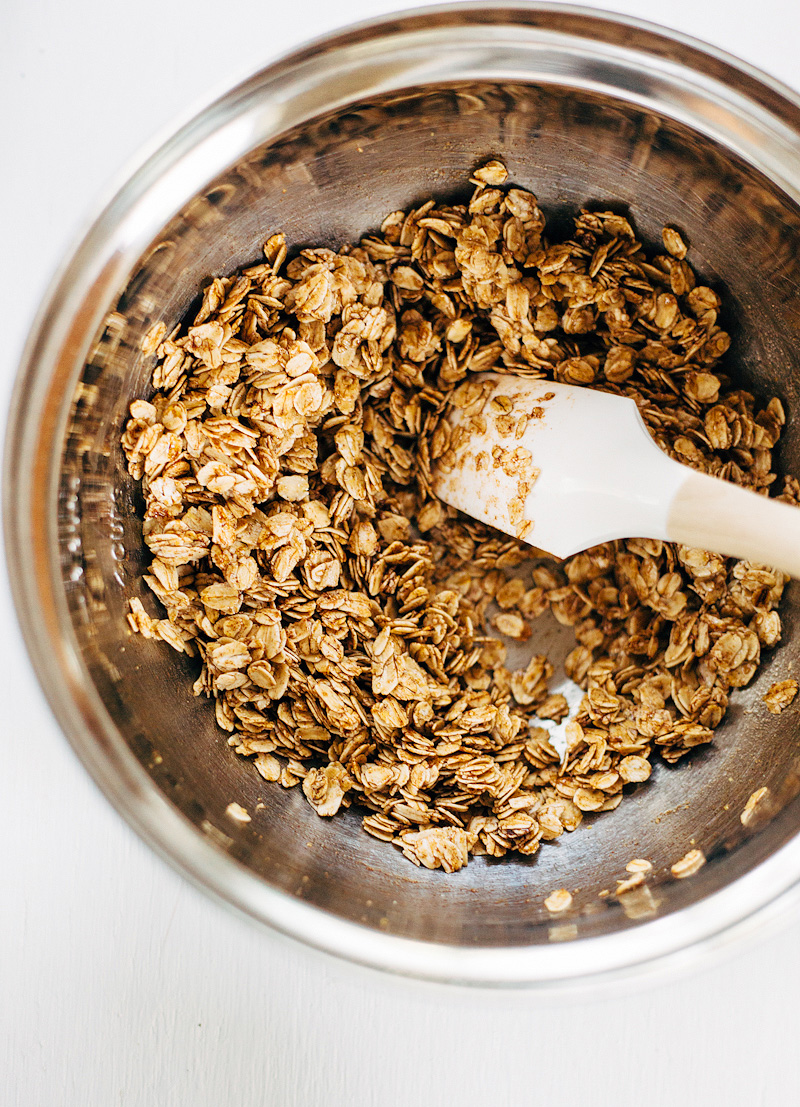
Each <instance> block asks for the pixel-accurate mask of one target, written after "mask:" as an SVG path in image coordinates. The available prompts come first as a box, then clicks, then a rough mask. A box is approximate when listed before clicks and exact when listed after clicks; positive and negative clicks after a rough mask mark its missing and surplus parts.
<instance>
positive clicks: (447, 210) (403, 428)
mask: <svg viewBox="0 0 800 1107" xmlns="http://www.w3.org/2000/svg"><path fill="white" fill-rule="evenodd" d="M506 178H507V173H506V170H505V167H503V166H502V165H500V164H499V163H490V164H489V165H486V166H483V167H481V168H479V169H478V170H477V171H476V173H475V175H474V178H473V181H474V183H475V185H476V188H475V192H474V194H473V196H472V199H471V201H470V202H469V204H466V205H437V204H436V203H435V202H434V201H433V200H431V201H429V202H428V203H426V204H423V205H422V206H421V207H419V208H417V209H415V210H413V211H408V212H403V211H398V212H393V213H391V214H390V215H388V216H387V218H386V219H385V220H384V222H383V224H382V226H381V229H380V232H379V233H377V234H375V235H372V236H368V237H367V238H365V239H364V240H363V241H362V242H361V243H360V244H359V245H357V246H348V247H345V248H343V249H342V250H340V251H339V252H334V251H331V250H328V249H306V250H303V251H301V252H300V254H299V255H298V256H297V257H295V258H293V259H291V260H290V259H289V257H288V254H287V247H286V243H285V241H284V239H283V237H282V236H281V235H274V236H273V237H272V238H270V239H269V241H268V242H267V243H266V245H265V248H264V258H263V260H262V261H260V262H258V263H255V264H253V265H252V266H249V267H247V268H245V269H243V270H241V271H240V272H238V273H236V274H234V275H232V276H230V277H217V278H215V279H214V280H212V281H211V282H210V283H209V285H208V287H207V288H206V289H205V291H204V293H203V298H202V305H201V307H200V310H199V312H198V313H197V315H196V316H195V318H194V319H191V320H187V321H185V322H184V323H183V324H181V325H180V326H178V327H175V328H173V329H172V330H171V331H170V332H169V333H168V332H167V329H166V327H165V326H164V324H163V323H158V324H156V326H155V327H154V328H153V329H152V330H151V331H150V332H149V334H148V336H147V338H146V340H145V343H144V347H143V353H144V354H146V355H148V356H149V355H154V356H155V367H154V370H153V389H154V392H153V395H152V396H151V397H150V399H149V400H135V401H134V403H133V404H132V405H131V409H130V415H131V417H130V419H129V421H128V423H127V425H126V427H125V430H124V435H123V439H122V444H123V447H124V450H125V454H126V456H127V459H128V466H129V471H130V473H131V475H132V477H133V478H134V479H135V480H137V481H141V484H142V491H143V494H144V498H145V503H146V511H145V516H144V523H143V537H144V541H145V543H146V544H147V546H148V548H149V550H150V553H151V555H152V562H151V565H150V568H149V572H148V574H147V576H146V577H145V582H146V584H147V585H148V587H149V588H150V590H151V591H152V593H153V595H154V596H155V598H156V600H157V601H158V603H159V605H160V612H159V614H150V613H149V612H148V610H147V609H146V608H145V606H144V604H143V603H142V602H141V599H140V598H134V599H133V600H132V601H131V604H130V612H129V622H130V624H131V627H132V629H133V630H134V631H136V632H138V633H140V634H142V635H144V636H146V637H149V638H153V639H160V640H161V641H163V642H166V643H167V644H168V645H170V646H171V647H172V648H173V649H176V650H179V651H182V652H185V653H187V654H191V655H195V656H199V659H200V662H201V664H202V671H201V674H200V676H199V678H198V680H197V682H196V683H195V686H194V691H195V694H196V695H203V696H208V697H210V698H211V699H213V701H214V708H215V712H216V719H217V722H218V723H219V726H220V727H221V728H222V729H223V730H224V731H225V732H226V733H227V734H228V735H229V736H230V737H229V743H230V745H231V746H232V747H233V749H234V750H235V751H236V752H237V753H238V754H241V755H242V756H244V757H247V758H251V759H252V760H253V761H254V766H255V769H256V770H257V771H258V772H259V773H260V774H261V776H262V777H263V778H264V779H265V780H266V781H270V782H277V783H280V784H281V785H282V786H283V787H285V788H291V787H294V786H296V785H298V784H299V785H301V786H302V791H303V794H304V795H305V797H306V799H307V800H308V802H309V803H310V804H311V805H312V806H313V807H314V809H315V810H316V811H317V812H318V813H319V814H320V815H321V816H323V817H330V816H332V815H334V814H335V813H336V812H337V811H339V810H341V809H342V808H344V807H347V806H349V805H351V804H352V805H355V806H356V807H357V808H358V809H359V810H360V811H361V812H363V813H364V819H363V824H364V828H365V829H366V830H367V831H368V832H369V833H370V834H372V835H374V836H375V837H377V838H379V839H381V840H383V841H386V842H393V843H395V844H396V845H397V846H399V848H400V849H401V850H402V851H403V853H404V854H405V855H406V856H407V857H408V858H409V859H410V860H411V861H413V862H415V863H416V864H419V865H423V866H427V867H431V868H434V867H440V868H443V869H444V870H445V871H455V870H456V869H458V868H460V867H461V866H463V865H464V864H465V863H466V861H467V859H468V857H469V856H470V855H471V854H477V853H488V854H491V855H492V856H495V857H502V856H503V855H505V854H507V853H515V852H516V853H521V854H525V855H530V854H533V853H535V852H536V850H537V849H538V848H539V844H540V842H541V841H551V840H553V839H556V838H558V837H559V836H560V835H561V834H562V833H563V832H564V831H565V830H566V831H571V830H574V829H575V827H577V826H578V824H579V823H580V821H581V818H582V817H583V812H605V811H610V810H613V809H614V808H615V807H616V806H617V805H618V804H619V803H620V802H621V800H622V797H623V788H624V786H625V784H626V783H630V784H634V783H636V782H640V781H644V780H646V779H647V777H648V776H649V774H650V770H651V766H652V763H653V760H654V759H655V758H656V757H657V756H660V757H662V758H664V759H666V760H667V761H670V762H674V761H677V760H678V759H679V758H681V757H682V756H683V755H684V754H685V753H686V752H687V751H688V750H690V749H692V748H693V747H694V746H696V745H698V744H701V743H705V742H709V741H711V739H712V737H713V731H714V728H715V727H717V726H718V725H719V723H720V722H721V721H722V718H723V716H724V714H725V710H726V707H727V704H728V697H729V695H730V692H731V690H732V689H735V688H738V687H741V686H743V685H746V684H747V683H748V682H749V681H751V680H752V678H753V676H754V674H755V672H756V670H757V667H758V664H759V660H760V657H761V651H762V649H763V648H768V647H772V646H774V645H775V644H776V643H777V642H778V640H779V638H780V633H781V623H780V617H779V615H778V614H777V611H776V608H777V605H778V603H779V601H780V598H781V593H782V591H783V587H784V583H785V578H784V577H783V575H782V574H781V573H779V572H777V571H775V570H773V569H770V568H768V567H765V566H759V565H753V564H750V563H748V562H744V561H735V560H732V559H725V558H722V557H718V556H716V555H714V554H709V553H707V552H705V551H702V550H696V549H690V548H687V547H680V546H673V545H669V544H667V543H664V542H658V541H653V540H644V539H630V540H628V541H624V542H622V541H620V542H611V543H606V544H604V545H601V546H598V547H596V548H594V549H592V550H588V551H586V552H584V553H580V554H578V555H576V556H575V557H571V558H569V559H567V560H566V561H564V562H563V563H556V562H553V561H547V560H543V559H536V560H535V561H534V563H533V565H532V568H530V569H529V571H528V573H527V575H526V576H524V577H520V580H519V581H515V582H514V583H513V584H512V583H511V581H512V579H513V578H514V577H516V576H520V573H519V567H520V566H521V563H522V562H523V561H524V560H525V559H526V558H529V557H530V553H531V550H530V547H526V546H524V545H523V544H522V543H521V542H519V541H516V540H514V539H510V538H508V537H507V536H506V535H503V534H499V533H497V532H495V531H493V530H491V529H490V528H488V527H486V526H484V525H482V524H481V523H478V522H475V521H473V520H470V519H467V518H464V517H461V516H458V515H457V514H456V513H455V512H454V511H453V509H451V508H448V507H446V506H445V505H443V504H442V503H440V502H439V501H438V500H437V499H436V498H435V497H434V496H433V495H432V494H431V491H430V489H431V469H432V466H433V465H434V463H435V464H438V465H440V466H444V467H447V466H448V465H449V466H455V464H456V462H457V458H458V450H459V448H461V447H462V446H463V443H460V442H459V441H458V440H457V438H456V436H455V434H454V432H453V431H451V428H450V426H449V423H448V421H447V419H446V415H447V412H448V410H449V409H450V407H451V406H452V405H456V406H458V407H461V408H467V409H469V411H470V412H471V414H472V417H474V418H477V419H480V418H484V417H488V416H485V415H484V414H482V411H481V407H482V400H481V396H480V391H481V389H480V385H479V384H478V382H476V380H475V376H476V374H479V373H481V372H485V371H486V370H493V371H495V372H503V373H513V374H518V375H521V376H525V377H528V378H541V379H542V380H543V381H547V380H558V381H562V382H568V383H572V384H580V385H586V386H594V387H600V388H603V389H606V390H608V391H612V392H616V393H619V394H623V395H627V396H630V397H633V398H634V399H635V400H636V402H637V404H638V406H639V410H640V411H641V413H642V416H643V418H644V419H645V421H646V423H647V425H648V427H649V429H650V432H651V433H652V435H653V437H654V438H655V440H656V442H657V443H658V444H659V446H660V447H661V448H662V449H663V450H665V452H667V453H668V454H670V455H671V456H672V457H676V458H678V459H680V460H681V461H684V462H686V463H687V464H689V465H691V466H694V467H695V468H698V469H701V470H703V471H705V472H708V473H712V474H714V475H716V476H719V477H722V478H724V479H728V480H731V481H734V482H735V483H737V484H740V485H743V486H745V487H748V488H752V489H755V490H756V491H761V492H766V491H767V490H768V489H769V487H770V486H771V484H772V482H773V481H774V479H775V474H774V472H773V469H772V453H771V451H772V449H773V447H774V446H775V444H776V443H777V441H778V438H779V435H780V433H781V428H782V426H783V423H784V413H783V409H782V407H781V404H780V402H779V401H778V400H771V401H769V403H767V404H766V405H765V406H760V405H759V404H757V402H756V400H755V399H754V397H753V396H752V395H750V394H749V393H747V392H745V391H743V390H741V389H737V388H734V387H733V385H732V384H731V383H730V381H729V379H728V377H727V375H726V374H725V373H724V372H722V371H720V372H719V373H718V372H717V369H718V367H719V366H720V360H721V359H722V358H723V357H724V355H725V352H726V350H727V349H728V345H729V338H728V335H727V334H726V333H725V332H724V331H723V330H721V329H720V327H719V325H718V313H719V310H720V299H719V297H718V296H717V294H716V293H715V292H714V291H713V290H712V289H710V288H708V287H706V286H704V285H702V284H698V282H697V279H696V277H695V274H694V273H693V271H692V269H691V268H690V266H689V264H688V263H687V261H686V260H685V253H686V248H685V244H684V243H683V242H682V240H681V239H680V236H679V235H678V234H677V232H675V231H674V230H672V229H668V231H667V232H665V237H664V242H665V248H666V253H663V254H662V253H657V252H655V253H654V252H652V251H646V250H645V249H644V248H643V246H642V245H641V243H640V242H639V241H638V240H637V238H636V236H635V233H634V231H633V228H632V226H631V224H630V223H629V222H628V220H626V219H625V218H623V217H622V216H620V215H616V214H614V213H611V212H588V211H582V212H580V213H579V214H578V216H577V217H576V219H575V226H574V231H573V234H572V236H571V237H570V238H569V239H568V240H566V241H563V242H550V241H548V240H547V239H546V238H545V237H544V232H545V223H544V217H543V215H542V212H541V210H540V209H539V207H538V204H537V202H536V197H535V196H534V195H533V194H532V193H530V192H528V191H526V190H524V189H521V188H515V187H509V188H501V187H499V186H501V185H504V184H505V182H506ZM547 398H548V395H547V394H544V395H543V396H542V397H541V398H540V399H539V401H538V402H540V403H542V402H546V400H547ZM513 414H514V413H513V412H511V411H506V410H500V409H498V411H497V412H496V413H495V414H494V415H493V416H492V417H503V416H509V415H513ZM531 414H533V413H531ZM518 426H519V423H518V422H517V423H514V422H509V423H508V431H509V433H508V436H507V437H506V438H505V439H504V442H505V443H506V444H507V445H506V446H504V450H505V451H506V453H505V454H504V456H503V459H502V460H503V463H504V464H506V465H507V466H510V467H511V468H513V469H514V471H515V472H517V471H519V470H520V469H525V468H526V465H528V464H529V461H530V459H529V458H527V459H526V457H525V456H524V455H521V454H519V453H518V452H515V451H518V447H517V446H516V440H517V439H516V435H517V429H518ZM488 460H489V459H487V461H488ZM531 477H532V479H535V474H531ZM784 498H786V499H788V500H789V501H790V502H794V503H796V502H798V500H799V499H800V485H798V483H797V482H796V481H793V480H789V481H787V484H786V488H785V491H784ZM494 597H496V598H497V599H498V610H499V611H500V614H499V615H497V616H495V617H494V619H493V623H494V626H495V628H496V629H497V630H498V632H499V633H500V634H502V635H504V636H506V637H508V638H510V639H513V640H516V641H524V640H525V639H526V638H527V637H528V636H529V635H530V624H531V621H532V620H534V619H536V618H537V617H538V616H539V615H541V614H542V613H543V612H544V611H545V610H547V609H549V610H550V611H552V613H553V615H554V616H555V618H556V619H557V620H558V621H559V622H561V623H563V624H565V625H568V626H571V627H573V629H574V633H575V641H576V644H575V648H574V649H573V651H572V652H571V653H570V655H569V657H568V658H567V662H566V671H567V674H568V676H569V677H570V678H571V679H572V680H574V681H575V682H576V683H577V684H578V685H580V686H581V688H582V689H583V691H584V695H583V699H582V700H581V702H580V705H579V707H578V709H577V711H576V712H575V714H574V717H573V718H572V719H570V720H569V721H568V722H567V723H566V725H565V731H566V735H567V742H568V745H567V749H566V750H565V751H564V754H563V756H562V755H561V754H560V753H559V752H558V751H557V750H555V749H554V748H553V746H552V745H551V743H550V735H549V733H548V731H547V730H546V729H545V728H544V727H542V726H539V725H538V721H539V719H540V718H551V719H555V718H563V717H564V712H565V705H564V703H562V701H561V699H559V697H558V695H557V694H553V693H551V692H550V691H549V689H548V681H549V680H550V678H551V677H552V675H553V667H552V665H551V664H550V662H549V661H548V660H547V658H545V657H543V656H540V655H534V656H533V657H531V659H530V660H529V662H528V663H527V665H526V666H525V667H524V668H521V669H516V670H513V671H512V670H510V669H509V668H507V667H506V665H505V660H506V648H505V645H504V644H503V642H502V641H500V640H499V639H497V638H496V637H494V636H493V635H492V634H491V633H490V631H489V628H488V626H487V616H488V615H489V612H488V611H487V608H488V606H489V604H490V603H491V602H492V600H493V598H494ZM540 710H541V713H542V714H541V716H540V715H538V714H537V713H538V712H539V711H540ZM210 832H211V831H209V833H210ZM638 892H639V889H634V890H631V891H629V892H628V893H627V896H625V897H623V899H625V900H627V899H630V898H631V897H632V896H634V895H637V894H638Z"/></svg>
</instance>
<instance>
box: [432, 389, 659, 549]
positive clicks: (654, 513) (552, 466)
mask: <svg viewBox="0 0 800 1107" xmlns="http://www.w3.org/2000/svg"><path fill="white" fill-rule="evenodd" d="M445 418H446V420H447V423H448V425H449V428H450V439H449V446H448V449H447V450H446V451H445V453H444V454H443V456H442V457H441V458H439V459H438V461H437V464H436V466H435V469H434V473H433V489H434V491H435V493H436V495H437V496H439V498H440V499H442V500H444V502H445V503H448V504H450V505H451V506H452V507H455V508H458V510H459V511H463V512H464V513H465V514H467V515H471V516H472V517H473V518H475V519H481V520H483V522H485V523H489V524H491V526H493V527H496V528H497V529H498V530H501V531H504V532H505V533H506V534H511V535H513V536H514V537H516V538H520V539H522V540H523V541H525V542H529V543H530V544H531V545H533V546H536V547H538V548H539V549H541V550H547V551H548V552H549V553H552V554H555V555H556V556H558V557H567V556H569V555H570V554H573V553H577V552H578V551H579V550H584V549H587V548H589V547H590V546H595V545H598V544H599V543H600V542H607V541H610V540H611V539H613V538H626V537H632V536H638V537H648V538H664V537H666V530H665V527H666V517H667V509H668V506H669V502H670V500H671V498H672V496H673V495H674V492H675V489H676V487H677V485H678V483H679V482H680V480H681V472H680V470H681V467H680V466H679V465H677V464H676V463H675V462H673V461H671V460H670V459H669V458H668V457H667V456H666V455H665V454H663V453H662V452H661V451H660V450H659V449H658V447H657V446H656V445H655V443H654V442H653V440H652V438H651V437H650V435H649V433H648V431H647V428H646V427H645V425H644V423H643V421H642V419H641V416H640V415H639V412H638V409H637V407H636V404H635V402H634V401H633V400H631V399H628V398H627V397H624V396H617V395H615V394H613V393H609V392H601V391H598V390H597V389H589V388H581V387H578V386H576V385H567V384H557V383H554V382H552V381H546V380H541V379H536V378H527V377H520V376H517V375H511V374H506V375H503V374H497V373H482V374H478V375H476V376H475V377H472V378H470V379H469V380H467V381H465V382H464V384H462V385H461V386H460V388H458V389H457V390H456V392H455V393H454V395H453V400H452V405H451V407H450V409H449V410H448V412H447V413H446V416H445Z"/></svg>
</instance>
